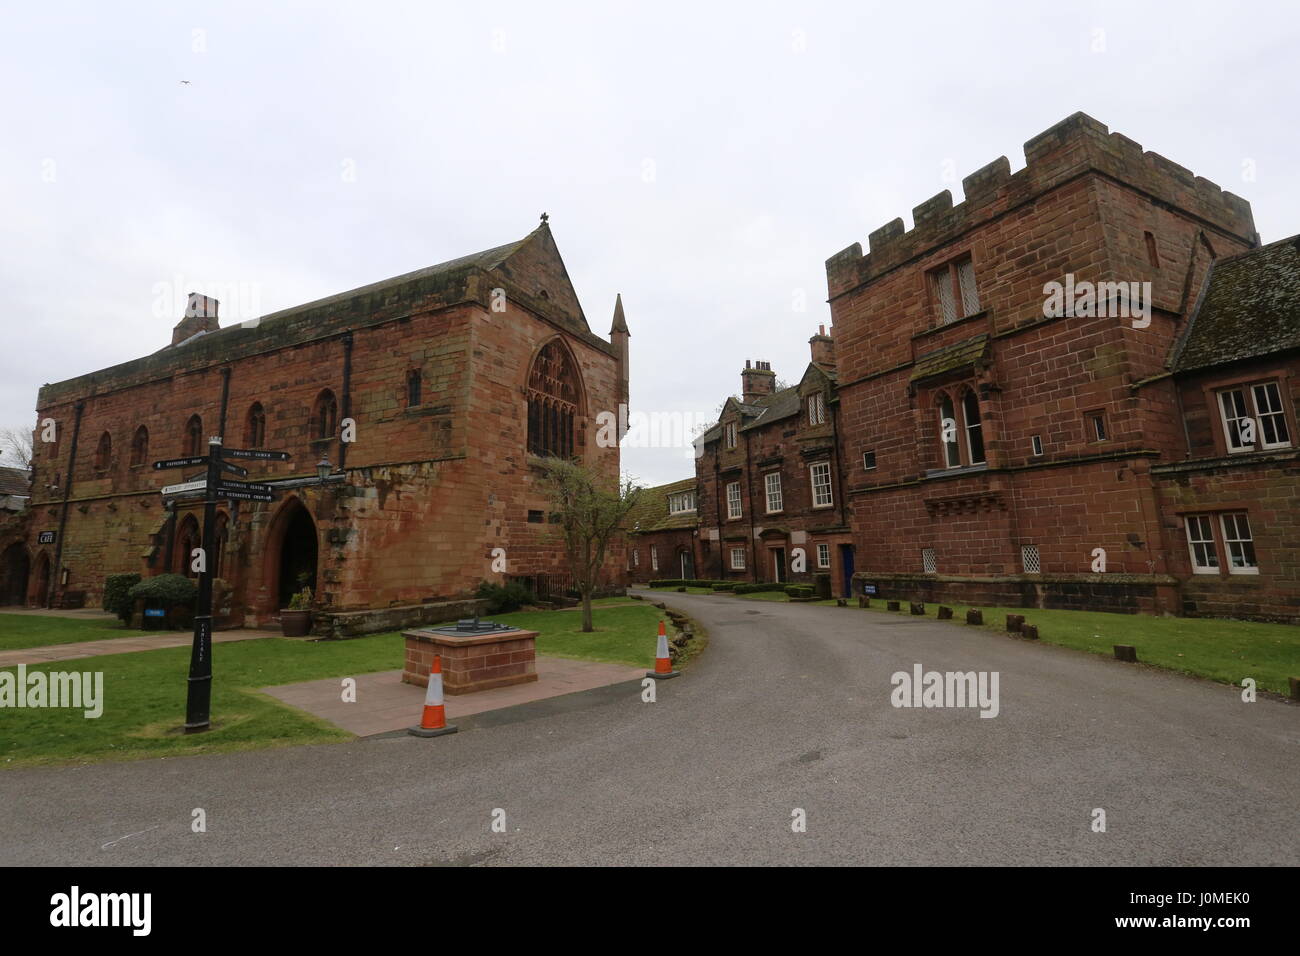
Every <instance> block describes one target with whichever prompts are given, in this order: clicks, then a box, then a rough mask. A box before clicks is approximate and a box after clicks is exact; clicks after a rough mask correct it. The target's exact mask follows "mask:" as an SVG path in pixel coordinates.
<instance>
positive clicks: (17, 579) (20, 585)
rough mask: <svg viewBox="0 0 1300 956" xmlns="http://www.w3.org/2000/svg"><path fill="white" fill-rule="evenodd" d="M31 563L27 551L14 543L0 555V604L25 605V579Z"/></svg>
mask: <svg viewBox="0 0 1300 956" xmlns="http://www.w3.org/2000/svg"><path fill="white" fill-rule="evenodd" d="M30 571H31V562H30V561H29V560H28V558H27V549H26V548H25V547H23V545H22V544H21V543H19V542H14V543H13V544H11V545H9V547H7V548H5V549H4V552H3V553H0V604H18V605H23V604H26V603H27V578H28V574H29V572H30Z"/></svg>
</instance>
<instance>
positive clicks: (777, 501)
mask: <svg viewBox="0 0 1300 956" xmlns="http://www.w3.org/2000/svg"><path fill="white" fill-rule="evenodd" d="M763 484H764V486H765V488H766V490H767V513H768V514H771V513H772V512H774V511H780V510H781V508H782V503H781V473H780V472H779V471H769V472H768V473H767V474H766V475H764V476H763Z"/></svg>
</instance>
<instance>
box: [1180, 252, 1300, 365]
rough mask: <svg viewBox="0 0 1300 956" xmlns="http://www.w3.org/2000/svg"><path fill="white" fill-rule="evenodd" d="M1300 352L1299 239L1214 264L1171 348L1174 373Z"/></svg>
mask: <svg viewBox="0 0 1300 956" xmlns="http://www.w3.org/2000/svg"><path fill="white" fill-rule="evenodd" d="M1295 348H1300V236H1292V237H1291V238H1289V239H1280V240H1278V241H1277V242H1271V243H1269V244H1268V245H1266V246H1260V247H1259V248H1258V249H1251V250H1249V251H1248V252H1241V253H1238V254H1237V255H1235V256H1228V257H1227V258H1224V259H1220V260H1219V261H1217V262H1215V263H1214V265H1213V266H1212V267H1211V268H1210V274H1209V277H1208V279H1207V280H1206V286H1205V292H1204V294H1203V296H1202V298H1201V301H1200V303H1199V304H1198V305H1197V308H1196V311H1195V313H1194V314H1193V315H1192V317H1191V320H1190V321H1189V322H1188V326H1187V329H1186V331H1185V332H1184V334H1183V338H1182V339H1181V340H1180V341H1179V342H1178V343H1177V344H1176V345H1175V347H1174V356H1173V360H1172V362H1171V363H1170V364H1171V366H1172V368H1173V370H1174V371H1175V372H1187V371H1192V370H1194V369H1201V368H1208V367H1210V366H1212V365H1222V364H1224V363H1227V362H1236V361H1240V360H1242V359H1249V358H1256V357H1258V356H1263V355H1271V354H1273V353H1276V352H1282V351H1285V350H1287V349H1295Z"/></svg>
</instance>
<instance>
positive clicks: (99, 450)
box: [95, 432, 113, 471]
mask: <svg viewBox="0 0 1300 956" xmlns="http://www.w3.org/2000/svg"><path fill="white" fill-rule="evenodd" d="M112 461H113V438H112V436H111V435H109V433H108V432H104V434H102V435H100V436H99V445H98V447H96V448H95V470H96V471H107V470H108V466H109V464H110V463H112Z"/></svg>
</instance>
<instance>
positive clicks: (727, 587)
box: [713, 581, 736, 591]
mask: <svg viewBox="0 0 1300 956" xmlns="http://www.w3.org/2000/svg"><path fill="white" fill-rule="evenodd" d="M735 587H736V583H735V582H734V581H719V582H718V583H717V584H715V585H713V590H715V591H731V590H733V589H734V588H735Z"/></svg>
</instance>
